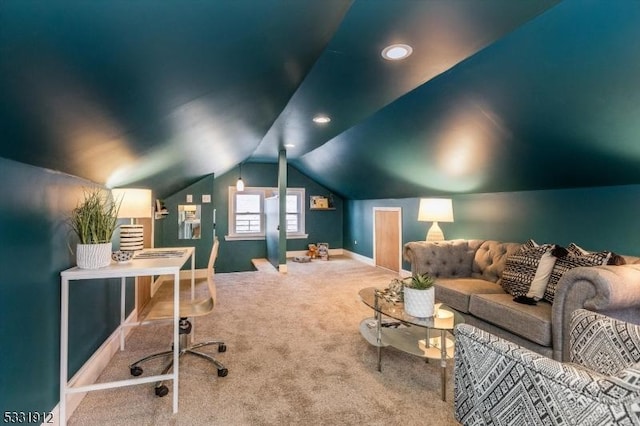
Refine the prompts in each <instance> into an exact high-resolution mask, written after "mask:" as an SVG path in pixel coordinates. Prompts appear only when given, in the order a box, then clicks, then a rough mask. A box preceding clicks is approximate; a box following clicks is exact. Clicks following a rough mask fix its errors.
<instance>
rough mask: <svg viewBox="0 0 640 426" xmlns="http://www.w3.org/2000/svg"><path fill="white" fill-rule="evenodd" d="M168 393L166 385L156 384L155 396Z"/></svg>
mask: <svg viewBox="0 0 640 426" xmlns="http://www.w3.org/2000/svg"><path fill="white" fill-rule="evenodd" d="M168 393H169V388H168V387H166V386H165V385H162V386H158V387H157V388H156V396H158V397H163V396H166V395H167V394H168Z"/></svg>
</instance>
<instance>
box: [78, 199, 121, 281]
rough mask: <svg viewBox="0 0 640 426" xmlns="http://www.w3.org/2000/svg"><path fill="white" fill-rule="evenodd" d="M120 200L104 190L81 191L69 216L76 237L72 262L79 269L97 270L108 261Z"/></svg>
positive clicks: (116, 225) (116, 224) (109, 261)
mask: <svg viewBox="0 0 640 426" xmlns="http://www.w3.org/2000/svg"><path fill="white" fill-rule="evenodd" d="M119 209H120V203H117V202H114V201H113V200H112V199H111V197H110V196H109V194H108V193H107V191H105V190H102V189H91V190H85V193H84V199H83V200H82V202H80V203H79V204H78V206H77V207H76V208H75V209H73V211H72V212H71V215H70V217H69V223H70V225H71V229H72V230H73V232H75V234H76V235H77V236H78V239H79V241H78V245H77V248H76V263H77V265H78V267H79V268H83V269H98V268H102V267H104V266H107V265H109V264H110V263H111V238H112V237H113V233H114V232H115V230H116V229H117V228H118V210H119Z"/></svg>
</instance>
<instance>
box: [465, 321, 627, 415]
mask: <svg viewBox="0 0 640 426" xmlns="http://www.w3.org/2000/svg"><path fill="white" fill-rule="evenodd" d="M570 328H571V330H570V332H571V334H570V338H571V340H570V357H571V358H570V362H564V363H562V362H558V361H555V360H552V359H550V358H547V357H544V356H542V355H539V354H537V353H535V352H532V351H530V350H528V349H525V348H523V347H521V346H518V345H516V344H514V343H512V342H509V341H507V340H504V339H501V338H499V337H496V336H494V335H492V334H490V333H488V332H485V331H482V330H480V329H478V328H475V327H473V326H471V325H468V324H461V325H459V326H458V327H457V328H456V348H455V389H454V397H455V403H454V405H455V416H456V419H457V420H458V421H459V422H460V423H462V424H463V425H485V424H487V425H493V424H508V425H532V424H549V425H560V424H561V425H581V426H582V425H613V424H615V425H618V424H621V425H640V362H639V361H640V325H635V324H630V323H626V322H623V321H619V320H616V319H613V318H610V317H606V316H604V315H601V314H598V313H595V312H591V311H587V310H584V309H578V310H576V311H575V312H574V313H573V315H572V318H571V327H570Z"/></svg>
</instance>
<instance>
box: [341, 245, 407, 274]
mask: <svg viewBox="0 0 640 426" xmlns="http://www.w3.org/2000/svg"><path fill="white" fill-rule="evenodd" d="M342 254H343V255H344V256H345V257H349V258H351V259H354V260H358V261H360V262H363V263H366V264H367V265H370V266H376V264H375V262H374V261H373V259H372V258H370V257H367V256H363V255H361V254H358V253H354V252H352V251H349V250H343V253H342ZM400 265H402V263H401V264H400ZM400 275H401V276H407V277H408V276H411V271H407V270H406V269H400Z"/></svg>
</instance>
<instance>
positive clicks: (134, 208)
mask: <svg viewBox="0 0 640 426" xmlns="http://www.w3.org/2000/svg"><path fill="white" fill-rule="evenodd" d="M112 193H113V198H114V200H115V201H116V202H120V203H121V204H120V210H119V211H118V218H127V219H131V224H129V225H120V250H122V251H138V250H142V249H143V248H144V226H143V225H142V224H136V222H135V220H136V219H142V218H150V217H152V216H151V212H152V208H151V190H150V189H139V188H115V189H113V190H112Z"/></svg>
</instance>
